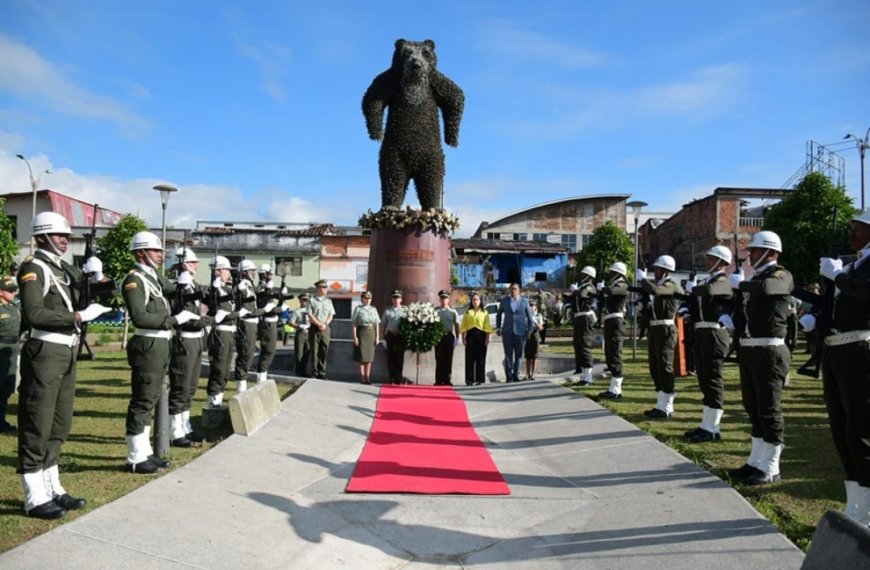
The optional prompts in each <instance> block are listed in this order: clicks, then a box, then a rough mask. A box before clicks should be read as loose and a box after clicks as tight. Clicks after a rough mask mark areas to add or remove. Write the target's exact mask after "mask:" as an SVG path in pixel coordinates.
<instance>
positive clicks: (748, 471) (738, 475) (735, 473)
mask: <svg viewBox="0 0 870 570" xmlns="http://www.w3.org/2000/svg"><path fill="white" fill-rule="evenodd" d="M756 471H758V472H759V473H763V472H762V471H759V470H758V469H756V468H755V467H753V466H752V465H750V464H748V463H744V464H743V466H742V467H738V468H737V469H729V470H728V476H729V477H731V478H732V479H740V480H741V481H742V480H743V479H746V478H747V477H749V476H750V475H752V474H753V473H755V472H756Z"/></svg>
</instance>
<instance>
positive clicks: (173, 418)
mask: <svg viewBox="0 0 870 570" xmlns="http://www.w3.org/2000/svg"><path fill="white" fill-rule="evenodd" d="M175 258H176V260H177V262H176V265H177V269H178V274H177V275H176V278H175V286H176V290H175V294H174V295H172V300H171V305H172V314H173V315H177V314H178V313H181V312H182V311H190V312H191V313H193V314H195V315H202V309H203V308H204V305H203V303H202V299H203V298H204V296H205V288H204V287H203V286H202V285H199V284H198V283H196V272H197V269H198V268H199V257H197V255H196V252H194V251H193V250H192V249H190V248H188V247H182V248H179V249H178V250H177V251H176V252H175ZM213 324H214V321H213V319H212V318H211V317H207V316H206V317H200V318H199V319H194V320H191V321H188V322H186V323H184V324H182V325H180V326H179V327H178V328H177V329H176V331H175V339H174V344H173V348H172V358H171V360H170V362H169V415H170V432H171V436H170V437H171V441H170V444H171V445H172V446H173V447H193V446H194V445H196V444H198V443H199V442H201V441H202V439H203V437H202V436H200V435H198V434H195V433H194V432H193V426H191V425H190V406H191V403H192V402H193V397H194V396H195V395H196V389H197V387H198V386H199V377H200V374H201V372H202V349H203V336H204V334H205V328H206V327H207V326H209V325H213Z"/></svg>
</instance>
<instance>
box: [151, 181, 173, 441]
mask: <svg viewBox="0 0 870 570" xmlns="http://www.w3.org/2000/svg"><path fill="white" fill-rule="evenodd" d="M154 189H155V190H157V191H158V192H160V203H161V205H162V207H163V218H162V220H161V221H160V243H161V244H163V251H164V252H165V251H166V208H167V206H169V196H170V195H171V194H172V193H173V192H178V188H176V187H175V186H172V185H171V184H158V185H157V186H155V187H154ZM165 266H166V258H165V253H164V260H163V263H161V264H160V273H161V274H162V273H163V272H164V267H165ZM167 389H168V382H167V381H166V378H164V379H163V386H161V387H160V395H159V397H158V398H157V410H156V412H155V414H154V454H155V455H157V457H161V458H162V457H165V456H166V453H167V452H168V451H169V393H168V392H167Z"/></svg>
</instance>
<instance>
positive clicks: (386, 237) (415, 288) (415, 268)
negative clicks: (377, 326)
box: [368, 228, 450, 313]
mask: <svg viewBox="0 0 870 570" xmlns="http://www.w3.org/2000/svg"><path fill="white" fill-rule="evenodd" d="M449 288H450V238H449V237H448V236H447V235H446V234H440V233H435V232H434V231H433V230H427V231H421V230H419V229H418V228H404V229H401V230H397V229H392V228H373V229H372V240H371V251H370V253H369V279H368V290H369V291H371V292H372V294H373V297H372V302H373V303H374V305H375V307H377V309H378V311H379V312H381V313H383V311H384V309H385V308H386V307H389V306H390V304H391V303H390V292H391V291H392V290H393V289H401V291H402V294H403V300H402V302H403V303H404V304H405V305H410V304H411V303H414V302H416V301H423V302H428V303H432V304H433V305H437V304H438V291H439V290H441V289H449Z"/></svg>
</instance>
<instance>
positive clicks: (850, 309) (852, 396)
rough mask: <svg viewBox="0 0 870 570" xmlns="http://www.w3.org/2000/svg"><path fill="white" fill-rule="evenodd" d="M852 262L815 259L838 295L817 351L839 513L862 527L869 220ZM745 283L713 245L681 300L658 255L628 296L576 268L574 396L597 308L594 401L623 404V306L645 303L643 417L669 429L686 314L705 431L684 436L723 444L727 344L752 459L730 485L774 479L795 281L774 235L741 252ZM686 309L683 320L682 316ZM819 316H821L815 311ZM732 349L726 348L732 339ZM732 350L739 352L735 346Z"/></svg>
mask: <svg viewBox="0 0 870 570" xmlns="http://www.w3.org/2000/svg"><path fill="white" fill-rule="evenodd" d="M849 239H850V247H851V248H852V249H853V250H854V251H855V252H856V253H857V254H858V255H857V258H856V260H855V261H854V262H851V263H848V264H845V265H844V263H843V261H842V260H840V259H834V258H828V257H824V258H821V259H820V261H819V272H820V274H821V275H822V276H823V277H825V278H826V279H827V280H828V282H829V287H833V288H835V295H834V299H835V302H834V304H833V306H832V314H830V315H826V317H827V318H828V319H829V320H830V322H831V323H832V325H833V326H832V327H831V330H830V331H825V333H824V334H825V336H824V338H822V339H820V341H819V342H820V345H821V350H823V353H822V364H821V370H822V377H823V386H824V396H825V404H826V407H827V411H828V416H829V423H830V429H831V432H832V435H833V440H834V444H835V447H836V450H837V453H838V455H839V457H840V460H841V463H842V466H843V469H844V471H845V479H846V480H845V487H846V508H845V512H846V514H848V515H849V516H850V517H852V518H854V519H855V520H857V521H859V522H861V524H863V525H868V524H870V263H865V261H866V258H867V255H868V254H870V211H864V212H862V213H860V214H858V215H857V216H855V217H854V218H853V219H852V220H851V222H850V234H849ZM748 251H749V256H748V262H749V265H750V267H751V275H749V276H747V275H746V274H745V272H744V268H743V267H742V264H740V263H735V266H736V267H737V269H736V270H735V271H732V272H731V273H728V272H727V270H728V269H729V267H730V266H731V264H732V261H734V260H733V259H732V254H731V251H730V250H729V249H728V248H726V247H724V246H721V245H717V246H714V247H712V248H710V249H709V250H708V251H707V252H706V256H705V258H706V270H707V273H708V277H707V278H706V279H704V280H703V281H701V282H695V281H694V280H690V281H689V282H687V283H686V286H685V291H683V290H681V288H680V286H679V284H678V283H677V282H676V281H675V280H674V279H673V278H672V275H673V273H674V271H675V270H676V264H675V261H674V259H673V258H672V257H671V256H668V255H662V256H660V257H659V258H658V259H656V261H655V262H654V263H653V265H652V271H651V272H650V273H649V274H648V273H647V272H646V271H643V270H640V271H638V275H637V276H636V279H637V283H636V285H630V284H629V283H628V282H627V280H626V275H627V271H626V266H625V264H624V263H622V262H617V263H614V264H613V265H612V266H611V267H610V269H609V275H608V277H607V279H606V280H604V281H602V282H600V283H598V284H595V278H596V271H595V269H594V268H592V267H584V268H582V269H581V271H580V276H581V278H580V280H579V281H578V283H576V284H574V285H572V287H571V289H572V291H571V293H570V294H569V295H568V296H567V299H566V305H567V306H568V307H569V311H570V313H571V315H572V318H573V327H574V348H575V365H576V369H575V373H576V374H578V375H579V376H580V379H579V381H578V382H577V384H578V385H580V386H590V385H592V383H593V381H594V378H593V375H592V363H593V361H592V342H593V333H592V328H593V326H594V325H595V323H596V320H597V315H596V311H595V307H596V302H602V301H603V310H602V311H601V314H602V316H601V318H602V320H603V327H604V349H605V350H604V352H605V360H606V368H607V370H608V371H609V372H610V375H611V380H610V386H609V388H608V389H607V390H606V391H604V392H601V393H599V394H598V398H599V399H606V400H611V401H616V400H620V399H621V398H622V382H623V370H622V368H623V367H622V347H623V338H624V332H623V331H624V319H625V306H626V303H627V300H628V299H629V297H630V295H631V294H632V293H638V294H640V295H641V301H640V302H639V303H640V305H641V307H640V308H641V309H642V310H645V311H647V313H648V315H649V333H648V334H649V337H648V338H649V340H648V346H649V350H648V358H649V361H648V365H649V374H650V376H651V378H652V381H653V385H654V386H655V391H656V403H655V405H654V406H653V407H652V408H650V409H649V410H647V411H645V412H644V415H645V416H647V417H648V418H651V419H667V418H669V417H671V416H672V415H673V414H674V400H675V397H676V390H675V388H674V351H675V348H676V343H677V342H678V335H677V327H676V318H677V314H678V312H679V311H686V310H687V311H688V312H689V314H690V322H691V324H692V325H691V326H692V327H693V333H694V342H693V353H694V358H695V364H696V371H697V378H698V386H699V388H700V390H701V393H702V395H703V406H702V409H701V421H700V424H699V425H698V427H697V428H695V429H693V430H690V431H688V432H686V433H685V434H684V435H685V438H686V439H687V440H688V441H690V442H694V443H703V442H711V441H717V440H719V439H721V428H720V424H721V421H722V416H723V408H724V381H723V376H722V374H723V368H724V365H725V360H726V357H727V356H728V355H729V351H730V348H731V346H732V344H734V345H735V346H736V347H737V360H738V363H739V376H740V390H741V396H742V402H743V407H744V409H745V411H746V413H747V414H748V416H749V422H750V428H751V429H750V437H751V443H752V445H751V451H750V454H749V457H748V458H747V460H746V462H745V463H744V464H743V465H742V466H740V467H739V468H737V469H732V470H730V471H729V472H728V474H729V475H730V477H731V478H732V479H736V480H740V481H742V482H744V483H746V484H749V485H764V484H768V483H771V482H774V481H777V480H779V479H780V478H781V474H780V458H781V455H782V453H783V450H784V448H785V445H784V426H785V423H784V419H783V413H782V389H783V386H784V385H785V383H786V379H787V376H788V374H789V367H790V364H791V352H790V350H789V349H788V347H787V346H786V334H787V328H788V319H789V313H790V306H789V304H790V297H791V296H792V293H793V290H794V282H793V279H792V276H791V273H789V271H788V270H787V269H786V268H785V267H784V266H783V265H782V264H781V263H780V261H779V258H780V255H781V254H782V242H781V240H780V238H779V236H778V235H777V234H775V233H774V232H770V231H760V232H758V233H756V234H754V235H753V236H752V238H751V240H750V242H749V244H748ZM681 306H682V308H681ZM817 308H818V307H817ZM817 318H819V319H820V318H821V317H817V315H814V314H807V315H805V316H804V317H803V318H802V319H801V326H802V327H803V329H804V330H805V331H806V332H812V331H813V330H814V328H815V326H816V321H817ZM732 337H733V338H732ZM733 341H736V343H734V342H733Z"/></svg>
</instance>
